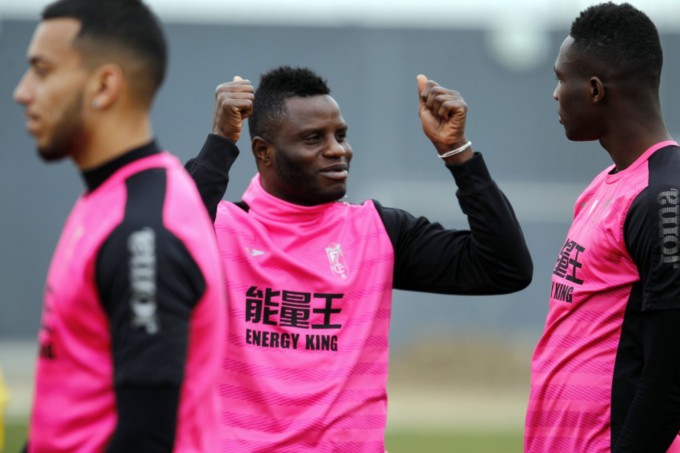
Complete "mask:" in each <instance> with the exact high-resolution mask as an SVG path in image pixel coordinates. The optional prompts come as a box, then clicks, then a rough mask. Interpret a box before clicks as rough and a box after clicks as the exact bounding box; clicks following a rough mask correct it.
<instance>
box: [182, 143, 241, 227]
mask: <svg viewBox="0 0 680 453" xmlns="http://www.w3.org/2000/svg"><path fill="white" fill-rule="evenodd" d="M238 154H239V150H238V147H236V145H235V144H234V143H233V142H232V141H231V140H228V139H226V138H224V137H221V136H219V135H216V134H210V135H208V138H207V139H206V141H205V143H204V144H203V148H202V149H201V152H200V153H198V156H196V157H194V158H193V159H190V160H189V162H187V163H186V165H185V166H184V168H185V169H186V170H187V171H188V172H189V174H190V175H191V177H192V178H193V179H194V182H195V183H196V187H197V188H198V192H199V193H200V194H201V199H202V200H203V204H204V205H205V207H206V209H207V210H208V214H210V218H211V219H212V221H213V223H214V222H215V217H216V215H217V205H218V204H219V202H220V201H221V200H222V197H224V194H225V192H226V191H227V186H228V184H229V170H230V169H231V166H232V165H233V164H234V162H235V161H236V158H237V157H238Z"/></svg>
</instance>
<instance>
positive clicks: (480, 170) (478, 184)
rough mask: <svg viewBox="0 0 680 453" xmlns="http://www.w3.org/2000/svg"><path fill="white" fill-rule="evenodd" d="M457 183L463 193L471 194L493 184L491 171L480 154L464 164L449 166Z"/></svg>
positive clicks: (476, 153)
mask: <svg viewBox="0 0 680 453" xmlns="http://www.w3.org/2000/svg"><path fill="white" fill-rule="evenodd" d="M446 168H448V169H449V171H450V172H451V174H452V175H453V179H454V180H455V181H456V185H457V186H458V189H459V190H460V192H461V193H471V192H475V191H478V190H483V189H485V188H486V187H488V186H489V185H491V184H493V180H492V179H491V175H490V174H489V169H488V168H487V167H486V163H485V162H484V158H483V157H482V154H481V153H479V152H475V154H474V156H473V157H472V158H471V159H469V160H466V161H465V162H463V163H462V164H447V165H446Z"/></svg>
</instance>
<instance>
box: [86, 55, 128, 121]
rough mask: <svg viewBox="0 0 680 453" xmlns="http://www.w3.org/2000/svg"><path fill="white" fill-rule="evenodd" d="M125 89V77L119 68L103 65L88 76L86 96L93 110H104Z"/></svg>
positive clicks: (112, 65) (114, 65)
mask: <svg viewBox="0 0 680 453" xmlns="http://www.w3.org/2000/svg"><path fill="white" fill-rule="evenodd" d="M124 87H125V76H124V74H123V70H122V69H121V67H120V66H118V65H116V64H112V63H110V64H105V65H102V66H99V67H98V68H96V69H95V70H93V71H92V74H90V78H89V80H88V82H87V94H88V96H89V98H90V107H91V108H92V109H93V110H104V109H107V108H109V107H110V106H111V105H113V104H114V103H115V102H116V101H117V100H118V99H119V98H120V97H121V94H122V92H123V89H124Z"/></svg>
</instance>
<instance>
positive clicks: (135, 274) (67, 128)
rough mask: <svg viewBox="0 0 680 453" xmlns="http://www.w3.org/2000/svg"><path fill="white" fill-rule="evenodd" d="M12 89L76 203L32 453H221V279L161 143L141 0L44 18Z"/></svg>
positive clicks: (45, 318)
mask: <svg viewBox="0 0 680 453" xmlns="http://www.w3.org/2000/svg"><path fill="white" fill-rule="evenodd" d="M28 61H29V69H28V71H27V72H26V74H25V75H24V76H23V78H22V79H21V81H20V82H19V85H18V86H17V87H16V90H15V98H16V100H17V102H19V103H20V104H22V105H23V106H24V107H25V116H26V124H27V128H28V131H29V132H30V133H31V135H33V137H34V138H35V141H36V143H37V147H38V151H39V153H40V155H41V157H42V158H43V159H45V160H48V161H52V160H56V159H61V158H63V157H69V158H71V159H72V160H73V161H74V162H75V164H76V165H77V166H78V168H79V169H80V171H81V172H82V176H83V179H84V181H85V184H86V191H85V193H84V194H83V195H82V196H81V197H80V198H79V199H78V201H77V203H76V205H75V207H74V208H73V211H72V212H71V214H70V217H69V218H68V220H67V222H66V225H65V227H64V230H63V232H62V236H61V239H60V241H59V245H58V246H57V249H56V252H55V254H54V256H53V259H52V264H51V266H50V270H49V275H48V276H47V285H46V288H45V302H44V309H43V315H42V327H41V330H40V335H39V343H40V356H39V359H38V365H37V376H36V386H35V395H34V403H33V409H32V413H31V419H30V427H29V440H28V446H27V450H28V452H29V453H59V452H64V453H66V452H68V453H77V452H82V453H93V452H103V451H106V452H111V453H113V452H121V453H131V452H144V453H150V452H159V453H160V452H192V453H193V452H214V451H215V445H216V442H217V440H216V439H217V437H216V427H217V417H218V414H219V411H218V407H219V406H218V403H219V400H218V399H217V387H216V378H217V373H218V372H219V363H220V360H221V358H222V357H223V352H222V351H223V343H224V336H225V335H224V328H225V320H224V315H223V310H224V303H225V300H224V282H223V278H222V275H221V272H220V268H221V264H220V261H219V257H218V254H217V249H216V243H215V239H214V232H213V228H212V225H211V222H210V218H209V217H208V214H207V213H206V211H205V208H204V207H203V205H202V203H201V198H200V196H199V195H198V192H197V191H196V188H195V185H194V183H193V181H192V180H191V178H190V177H189V176H188V175H187V174H186V172H185V171H184V169H183V167H182V165H181V164H180V163H179V161H178V160H177V159H176V158H175V157H173V156H171V155H170V154H168V153H166V152H162V151H161V150H160V149H159V147H158V145H157V144H156V142H155V141H154V138H153V135H152V131H151V125H150V120H149V109H150V106H151V103H152V100H153V98H154V95H155V93H156V90H157V89H158V87H159V86H160V84H161V82H162V80H163V77H164V75H165V67H166V43H165V38H164V36H163V33H162V30H161V27H160V24H159V23H158V22H157V20H156V18H155V17H154V16H153V14H152V13H151V11H150V10H149V9H148V8H147V7H146V6H145V5H144V4H143V3H142V2H141V1H138V0H97V1H92V0H62V1H57V2H55V3H53V4H51V5H49V6H47V7H46V8H45V10H44V12H43V15H42V21H41V22H40V24H39V25H38V27H37V28H36V30H35V34H34V36H33V40H32V41H31V44H30V46H29V49H28Z"/></svg>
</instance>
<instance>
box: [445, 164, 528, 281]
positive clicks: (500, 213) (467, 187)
mask: <svg viewBox="0 0 680 453" xmlns="http://www.w3.org/2000/svg"><path fill="white" fill-rule="evenodd" d="M447 168H448V169H449V171H451V174H452V175H453V177H454V179H455V181H456V185H457V187H458V191H457V197H458V201H459V204H460V207H461V209H462V210H463V213H464V214H465V215H466V216H467V219H468V225H469V227H470V238H469V242H468V243H467V244H466V247H465V249H464V250H463V251H462V253H466V254H468V256H469V262H468V263H467V265H469V266H471V267H474V268H477V271H478V272H476V275H479V276H480V277H482V278H483V283H484V285H485V286H487V287H488V285H492V287H493V288H494V291H498V292H511V291H517V290H519V289H522V288H524V287H525V286H527V285H528V284H529V282H530V281H531V278H532V275H533V263H532V260H531V255H530V254H529V250H528V248H527V245H526V241H525V239H524V234H523V233H522V229H521V227H520V224H519V222H518V221H517V217H516V216H515V213H514V211H513V209H512V206H511V205H510V202H509V201H508V199H507V198H506V197H505V195H504V194H503V192H502V191H501V190H500V189H499V188H498V186H497V185H496V183H495V182H494V181H493V179H492V178H491V176H490V175H489V172H488V169H487V167H486V164H485V163H484V160H483V159H482V156H481V155H479V154H477V155H476V156H475V158H473V159H471V160H469V161H467V162H465V164H463V165H447Z"/></svg>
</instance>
